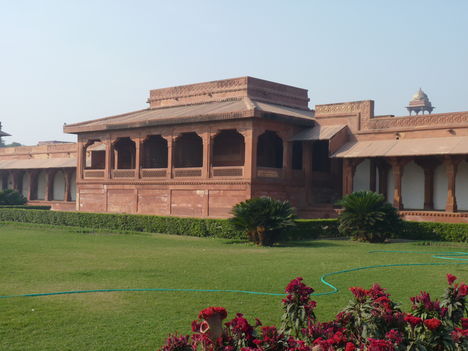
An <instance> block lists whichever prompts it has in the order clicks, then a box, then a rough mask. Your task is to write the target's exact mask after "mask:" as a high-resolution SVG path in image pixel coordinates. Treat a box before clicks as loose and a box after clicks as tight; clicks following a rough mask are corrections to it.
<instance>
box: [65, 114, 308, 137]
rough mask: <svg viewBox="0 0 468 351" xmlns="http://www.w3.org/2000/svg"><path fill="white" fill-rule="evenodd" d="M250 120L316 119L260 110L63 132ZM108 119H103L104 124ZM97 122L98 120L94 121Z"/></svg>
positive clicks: (75, 127) (77, 126)
mask: <svg viewBox="0 0 468 351" xmlns="http://www.w3.org/2000/svg"><path fill="white" fill-rule="evenodd" d="M248 118H265V119H270V120H275V121H280V122H286V123H291V124H294V125H298V126H304V127H310V126H313V125H314V124H315V122H314V119H313V118H312V117H311V118H310V119H309V118H302V117H295V116H289V115H285V114H278V113H269V112H264V111H258V110H255V109H253V110H247V111H242V112H229V113H222V114H220V113H216V114H205V115H200V116H190V117H178V118H160V119H156V120H149V121H141V122H137V123H135V122H131V123H121V124H115V123H113V124H106V123H102V124H99V125H93V126H87V125H85V124H86V123H87V122H82V123H79V124H73V125H66V126H64V127H63V131H64V132H65V133H69V134H80V133H88V132H102V131H111V130H123V129H137V128H145V127H158V126H165V127H166V126H170V125H181V124H191V123H210V122H220V121H226V120H236V119H248ZM106 119H108V118H103V119H101V120H102V121H103V122H104V121H105V120H106ZM94 121H96V120H94Z"/></svg>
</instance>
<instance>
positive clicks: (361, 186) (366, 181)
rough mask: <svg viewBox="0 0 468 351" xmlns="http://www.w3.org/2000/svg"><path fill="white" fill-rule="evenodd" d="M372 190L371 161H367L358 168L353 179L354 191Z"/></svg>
mask: <svg viewBox="0 0 468 351" xmlns="http://www.w3.org/2000/svg"><path fill="white" fill-rule="evenodd" d="M369 189H370V160H369V159H365V160H364V161H362V162H361V163H360V164H358V166H357V167H356V172H355V173H354V179H353V191H361V190H369Z"/></svg>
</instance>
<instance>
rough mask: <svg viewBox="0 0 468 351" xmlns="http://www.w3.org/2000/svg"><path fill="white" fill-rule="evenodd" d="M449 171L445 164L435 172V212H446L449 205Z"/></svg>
mask: <svg viewBox="0 0 468 351" xmlns="http://www.w3.org/2000/svg"><path fill="white" fill-rule="evenodd" d="M447 188H448V181H447V171H446V170H445V166H444V165H443V164H441V165H439V166H438V167H437V168H436V169H435V170H434V210H442V211H443V210H445V204H446V203H447Z"/></svg>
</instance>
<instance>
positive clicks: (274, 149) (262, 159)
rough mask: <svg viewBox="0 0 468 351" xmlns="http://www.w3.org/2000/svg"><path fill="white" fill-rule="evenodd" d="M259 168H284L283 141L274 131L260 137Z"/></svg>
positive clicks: (258, 150)
mask: <svg viewBox="0 0 468 351" xmlns="http://www.w3.org/2000/svg"><path fill="white" fill-rule="evenodd" d="M257 166H258V167H269V168H283V140H282V139H281V138H280V137H279V136H278V134H276V132H273V131H266V132H265V133H263V134H262V135H260V136H259V137H258V143H257Z"/></svg>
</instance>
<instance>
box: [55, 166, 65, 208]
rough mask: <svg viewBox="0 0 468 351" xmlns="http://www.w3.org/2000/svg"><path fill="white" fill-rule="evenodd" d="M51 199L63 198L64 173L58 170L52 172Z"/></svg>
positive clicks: (59, 199)
mask: <svg viewBox="0 0 468 351" xmlns="http://www.w3.org/2000/svg"><path fill="white" fill-rule="evenodd" d="M52 199H53V200H57V201H64V200H65V174H64V173H63V171H58V172H56V173H55V174H54V179H53V182H52Z"/></svg>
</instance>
